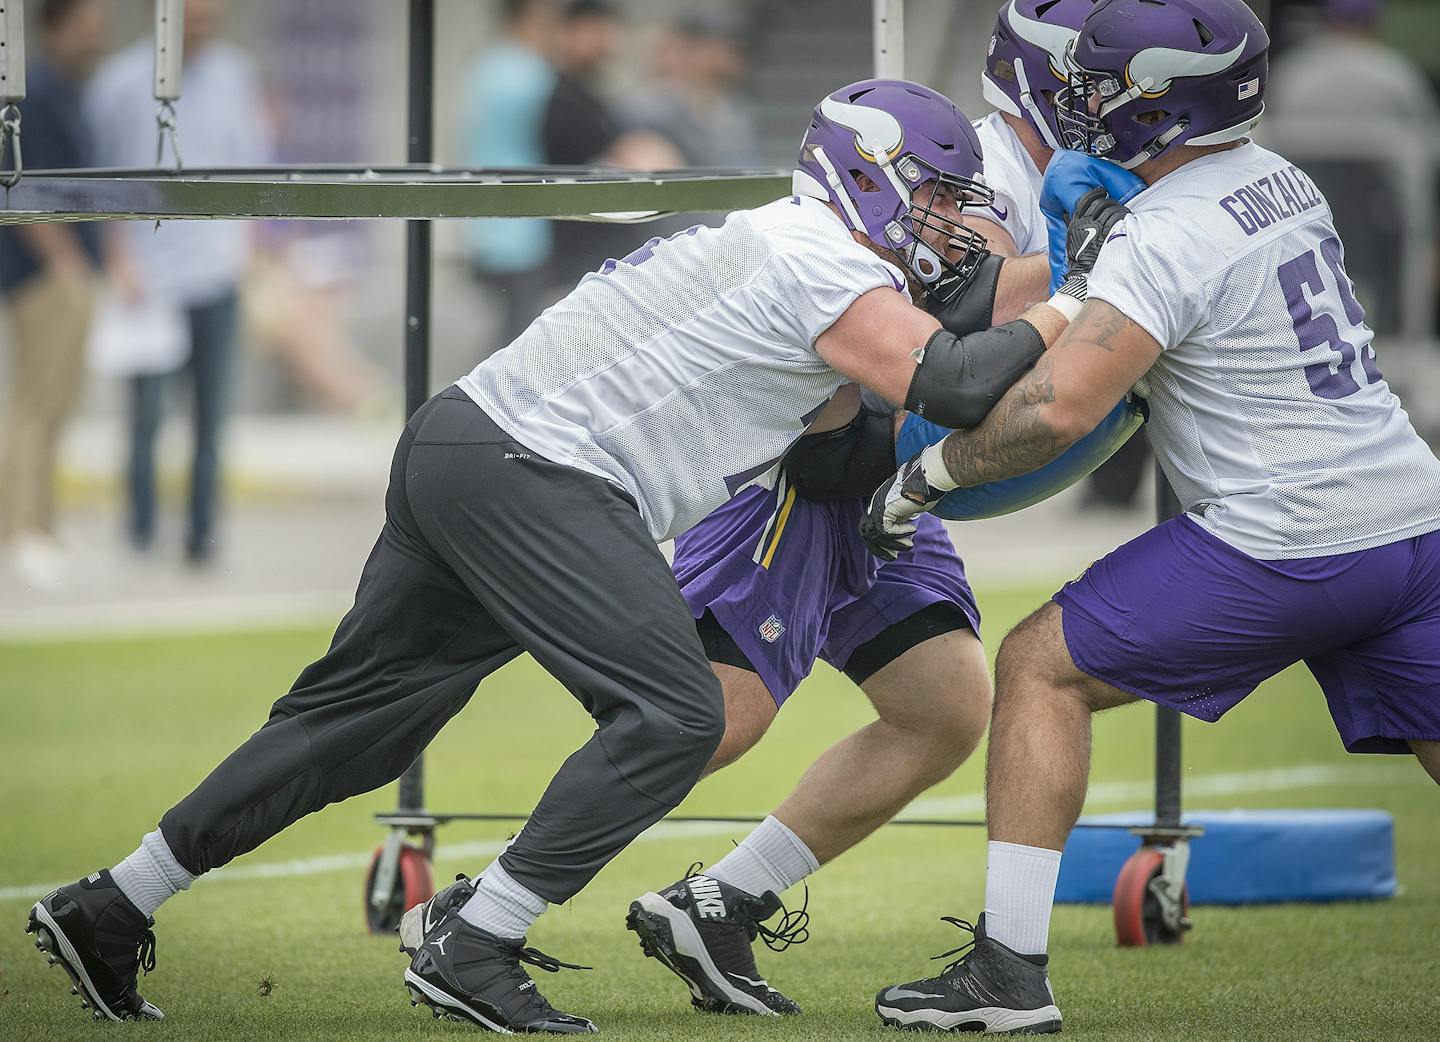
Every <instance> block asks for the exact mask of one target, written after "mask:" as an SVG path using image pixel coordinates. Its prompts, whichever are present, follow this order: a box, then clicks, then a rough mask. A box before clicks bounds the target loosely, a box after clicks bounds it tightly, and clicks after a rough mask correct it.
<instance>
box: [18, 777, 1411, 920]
mask: <svg viewBox="0 0 1440 1042" xmlns="http://www.w3.org/2000/svg"><path fill="white" fill-rule="evenodd" d="M1411 784H1425V785H1430V784H1432V783H1431V781H1430V779H1429V778H1427V777H1426V776H1425V775H1424V773H1423V772H1422V771H1420V770H1419V769H1418V768H1417V767H1416V765H1415V764H1413V763H1365V762H1356V763H1347V764H1320V763H1311V764H1298V765H1296V766H1294V767H1275V768H1271V769H1269V770H1263V771H1228V772H1224V773H1220V774H1200V775H1189V776H1186V778H1185V780H1184V792H1185V798H1186V800H1187V802H1188V801H1191V800H1193V799H1194V798H1195V797H1197V796H1198V797H1204V796H1233V795H1235V794H1237V793H1256V792H1298V791H1302V790H1304V789H1318V788H1323V787H1325V786H1328V785H1351V786H1356V787H1366V788H1390V787H1393V786H1397V785H1411ZM1154 794H1155V785H1154V783H1153V782H1150V781H1135V782H1098V783H1096V784H1094V785H1091V786H1090V792H1089V795H1088V797H1087V799H1086V801H1085V809H1086V810H1094V809H1096V808H1098V807H1103V806H1115V805H1117V804H1127V803H1128V804H1133V803H1137V802H1138V803H1140V804H1141V805H1142V806H1148V805H1149V801H1150V800H1151V799H1152V798H1153V797H1154ZM984 812H985V801H984V799H983V798H982V797H981V796H979V795H969V796H934V797H927V798H924V799H919V800H916V801H915V802H914V803H912V804H911V805H910V807H909V809H908V810H907V811H906V813H905V816H906V817H917V818H919V817H930V816H934V815H936V814H949V815H957V816H958V815H971V816H979V815H982V814H984ZM737 827H738V826H736V825H733V824H724V823H719V822H717V823H700V822H697V823H694V824H685V823H668V822H661V823H660V824H659V825H656V826H655V827H654V828H652V829H650V830H649V831H648V832H646V833H645V834H644V835H642V836H641V837H640V841H641V842H645V841H653V840H664V839H675V838H677V837H685V836H703V835H723V834H725V833H729V832H733V831H734V830H735V829H736V828H737ZM504 845H505V844H504V842H503V841H502V840H474V841H470V842H466V843H444V844H441V845H440V848H439V851H438V854H437V857H436V860H437V861H440V862H449V861H470V862H472V863H473V862H474V861H476V860H478V859H481V858H489V857H493V856H494V855H495V854H498V853H499V852H500V849H501V848H502V847H503V846H504ZM373 855H374V852H373V851H372V850H362V851H357V852H355V853H353V854H329V855H326V856H323V857H309V858H299V859H297V860H294V861H276V862H270V863H261V864H258V865H249V864H245V865H236V866H234V867H231V868H222V869H217V870H216V871H214V872H211V873H209V874H208V875H206V876H204V877H203V879H202V880H201V882H210V881H214V882H233V881H235V880H245V879H291V878H295V877H298V876H314V875H322V874H324V873H327V872H342V871H345V872H349V871H354V870H357V869H363V868H365V867H366V866H368V865H369V864H370V858H371V857H372V856H373ZM81 867H83V866H81ZM476 867H483V866H476ZM63 882H69V880H65V881H63ZM60 885H62V884H61V883H29V884H25V885H21V886H0V901H21V900H25V901H34V900H35V899H36V898H37V897H39V896H41V895H42V894H47V893H49V892H50V891H51V890H54V889H55V888H56V887H57V886H60Z"/></svg>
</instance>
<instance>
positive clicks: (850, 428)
mask: <svg viewBox="0 0 1440 1042" xmlns="http://www.w3.org/2000/svg"><path fill="white" fill-rule="evenodd" d="M894 422H895V414H894V413H893V412H875V411H874V410H871V409H864V408H862V409H861V410H860V411H859V412H858V413H857V414H856V415H855V418H854V419H853V420H851V421H850V422H849V423H847V424H846V425H845V426H843V427H837V428H836V429H835V430H833V431H824V432H823V433H820V434H807V435H805V436H804V437H802V438H801V439H800V440H799V441H797V442H796V443H795V444H794V445H793V446H792V447H791V449H790V451H789V452H788V453H786V454H785V462H784V464H783V466H784V468H785V475H786V476H787V477H788V478H789V479H790V483H791V484H792V485H794V486H795V491H796V492H798V493H799V494H800V495H802V496H804V497H805V498H806V499H809V500H812V501H814V502H816V503H834V502H839V501H841V500H846V499H855V498H857V497H862V496H868V495H870V493H872V492H874V491H875V488H876V486H878V485H879V484H880V482H882V481H884V480H885V479H886V478H888V477H889V476H890V475H891V474H892V473H894V471H895V426H894Z"/></svg>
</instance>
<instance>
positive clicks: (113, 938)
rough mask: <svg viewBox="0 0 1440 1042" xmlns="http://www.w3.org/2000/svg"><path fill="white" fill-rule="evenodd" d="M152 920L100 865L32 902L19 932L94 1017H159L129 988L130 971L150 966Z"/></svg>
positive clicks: (132, 986)
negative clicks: (29, 936)
mask: <svg viewBox="0 0 1440 1042" xmlns="http://www.w3.org/2000/svg"><path fill="white" fill-rule="evenodd" d="M154 925H155V920H154V919H151V918H150V917H149V916H147V915H145V914H144V913H143V912H141V911H140V909H138V908H136V907H135V905H134V904H133V903H131V901H130V899H129V898H128V897H126V896H125V895H124V894H123V893H121V891H120V888H119V887H118V886H116V885H115V881H114V880H113V879H111V878H110V873H109V872H108V871H104V870H102V871H100V872H96V873H95V874H94V875H92V876H89V877H87V878H85V879H82V880H80V881H79V882H78V883H71V884H69V885H68V886H62V887H61V888H60V889H58V890H55V891H53V892H51V893H50V894H48V895H46V896H45V897H43V898H41V899H40V900H39V901H37V902H35V906H34V907H33V908H31V909H30V920H29V922H28V923H27V924H26V926H25V932H26V933H33V934H34V935H35V947H36V948H39V949H40V952H41V953H42V954H43V955H45V956H46V957H47V958H48V959H49V961H50V964H51V965H52V966H62V967H64V969H65V972H66V973H68V974H69V975H70V984H71V987H70V993H71V994H72V995H79V996H80V1008H81V1009H88V1010H90V1015H91V1016H92V1017H94V1018H95V1019H96V1020H164V1019H165V1014H163V1013H161V1012H160V1011H159V1010H158V1009H156V1008H155V1007H154V1006H152V1005H151V1004H150V1003H148V1002H146V1001H145V1000H144V999H142V998H141V997H140V993H139V992H138V991H136V990H135V974H136V971H137V970H139V969H141V968H142V967H143V969H144V970H145V972H146V973H149V972H150V971H151V970H153V969H154V968H155V934H154V933H152V932H151V929H150V928H151V927H152V926H154Z"/></svg>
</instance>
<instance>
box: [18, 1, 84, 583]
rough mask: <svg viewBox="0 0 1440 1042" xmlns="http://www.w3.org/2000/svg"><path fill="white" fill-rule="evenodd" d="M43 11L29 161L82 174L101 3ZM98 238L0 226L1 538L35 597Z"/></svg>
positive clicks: (49, 227)
mask: <svg viewBox="0 0 1440 1042" xmlns="http://www.w3.org/2000/svg"><path fill="white" fill-rule="evenodd" d="M39 14H40V53H39V54H38V55H36V56H32V57H31V59H30V64H29V69H28V81H29V82H28V89H29V96H28V97H27V98H26V99H25V102H24V105H23V119H24V129H23V135H24V136H23V141H24V158H25V164H26V166H28V167H30V168H31V169H45V168H64V167H80V166H89V165H90V164H91V159H92V151H93V149H92V142H91V138H90V132H89V128H88V127H87V126H86V123H85V118H84V113H83V110H82V108H81V89H82V88H83V86H84V83H85V80H86V79H87V78H88V77H89V75H90V73H91V71H92V70H93V69H94V67H95V64H96V63H97V62H98V61H99V60H100V58H101V56H102V55H103V54H104V51H105V47H106V44H107V41H108V37H109V16H110V5H109V0H45V2H44V3H42V4H40V5H39ZM7 168H8V163H7ZM98 229H99V226H98V225H94V224H30V225H23V226H20V227H16V228H12V229H0V295H3V297H4V301H5V311H6V317H7V319H8V322H9V334H10V335H9V340H10V350H11V353H12V363H11V374H10V401H9V402H8V403H7V405H6V408H5V420H4V431H3V434H0V539H3V541H4V543H5V547H6V550H7V551H8V553H9V554H10V556H11V558H12V561H13V564H14V566H15V569H16V571H17V572H18V573H19V576H20V578H21V579H22V580H24V581H25V582H27V583H28V584H29V585H31V586H33V587H37V588H42V589H43V588H53V587H55V586H58V585H60V584H61V583H62V582H63V580H64V573H65V554H64V552H63V550H62V549H61V547H60V544H59V543H58V542H57V541H56V539H55V504H54V499H55V495H54V482H55V463H56V452H57V450H58V448H59V443H60V435H61V432H62V430H63V427H64V423H65V419H66V417H67V415H68V414H69V412H70V410H71V408H72V407H73V406H74V404H75V399H76V396H77V394H78V392H79V390H80V388H81V386H82V385H83V382H84V369H85V338H86V334H87V331H88V330H89V326H90V313H91V307H92V304H93V301H94V291H95V276H96V272H97V268H98V266H99V260H100V247H99V230H98Z"/></svg>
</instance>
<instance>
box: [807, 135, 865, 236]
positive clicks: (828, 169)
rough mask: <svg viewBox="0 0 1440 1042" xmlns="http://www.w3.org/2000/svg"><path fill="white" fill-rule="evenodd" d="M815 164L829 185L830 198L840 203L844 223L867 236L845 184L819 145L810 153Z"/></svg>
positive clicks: (863, 223) (858, 212)
mask: <svg viewBox="0 0 1440 1042" xmlns="http://www.w3.org/2000/svg"><path fill="white" fill-rule="evenodd" d="M811 155H812V156H813V157H814V159H815V162H817V163H819V164H820V168H821V169H822V170H824V171H825V180H826V181H827V182H828V183H829V185H830V198H831V199H837V200H839V202H840V209H841V210H843V211H845V221H846V223H847V224H849V225H850V227H851V228H853V229H854V230H855V231H857V232H859V233H860V234H861V235H867V236H868V235H869V233H868V232H867V231H866V230H865V222H864V221H862V220H861V219H860V211H859V210H857V209H855V200H853V199H851V198H850V193H849V192H847V191H846V190H845V182H844V181H842V180H840V171H838V170H836V169H835V164H834V163H833V162H831V160H830V157H829V156H827V155H826V154H825V150H824V149H823V148H821V147H820V146H819V145H816V146H815V149H814V151H813V152H812V153H811Z"/></svg>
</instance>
